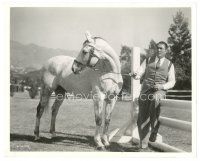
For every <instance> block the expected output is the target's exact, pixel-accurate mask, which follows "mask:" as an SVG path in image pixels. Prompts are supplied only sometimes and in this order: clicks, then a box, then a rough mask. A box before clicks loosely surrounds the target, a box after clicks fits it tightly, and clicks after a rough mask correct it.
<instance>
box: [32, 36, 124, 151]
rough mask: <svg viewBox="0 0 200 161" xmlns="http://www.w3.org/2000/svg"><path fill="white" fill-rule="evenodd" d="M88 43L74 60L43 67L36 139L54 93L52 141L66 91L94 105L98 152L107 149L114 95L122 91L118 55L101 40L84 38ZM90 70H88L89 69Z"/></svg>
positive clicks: (58, 58)
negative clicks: (89, 98)
mask: <svg viewBox="0 0 200 161" xmlns="http://www.w3.org/2000/svg"><path fill="white" fill-rule="evenodd" d="M86 37H87V40H86V41H85V42H84V43H83V47H82V49H81V51H80V53H79V55H78V57H77V58H76V59H74V58H72V57H69V56H56V57H53V58H51V59H49V60H48V62H47V63H46V64H45V65H44V66H43V77H42V81H43V83H42V90H41V97H40V102H39V104H38V106H37V115H36V125H35V130H34V134H35V139H36V140H37V139H39V125H40V118H41V116H42V114H43V111H44V108H45V107H47V106H48V102H49V98H50V95H51V94H52V92H53V91H54V92H55V94H56V96H59V97H56V99H55V102H54V104H53V106H52V117H51V127H50V133H51V134H52V137H55V120H56V116H57V113H58V110H59V107H60V106H61V104H62V102H63V100H64V98H65V97H64V95H65V91H67V92H73V93H74V95H76V94H79V96H80V94H81V95H82V96H83V97H86V98H88V97H89V96H91V98H92V99H93V101H94V112H95V122H96V131H95V136H94V141H95V143H96V145H97V147H98V149H102V150H103V149H104V148H105V146H109V140H108V127H109V123H110V118H111V113H112V110H113V108H114V105H115V102H116V97H115V96H116V95H117V94H118V93H119V92H120V90H121V88H122V84H123V81H122V76H121V74H120V73H121V66H120V61H119V58H118V55H117V54H116V53H115V51H114V50H113V49H112V48H111V47H110V46H109V44H108V43H107V42H106V41H105V40H103V39H101V38H97V37H96V38H92V37H91V35H90V34H88V33H87V34H86ZM88 67H89V68H88ZM104 102H105V119H104V120H105V124H104V127H103V132H102V135H101V126H102V120H103V118H102V112H103V104H104Z"/></svg>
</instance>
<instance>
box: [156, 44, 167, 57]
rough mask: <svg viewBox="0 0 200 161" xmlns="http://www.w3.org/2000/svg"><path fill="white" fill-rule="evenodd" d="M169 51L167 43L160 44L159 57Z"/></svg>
mask: <svg viewBox="0 0 200 161" xmlns="http://www.w3.org/2000/svg"><path fill="white" fill-rule="evenodd" d="M166 53H167V49H165V45H164V44H158V53H157V56H158V57H159V58H162V57H164V56H165V55H166Z"/></svg>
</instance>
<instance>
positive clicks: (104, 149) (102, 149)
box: [97, 146, 106, 151]
mask: <svg viewBox="0 0 200 161" xmlns="http://www.w3.org/2000/svg"><path fill="white" fill-rule="evenodd" d="M97 150H98V151H106V148H105V147H104V146H98V147H97Z"/></svg>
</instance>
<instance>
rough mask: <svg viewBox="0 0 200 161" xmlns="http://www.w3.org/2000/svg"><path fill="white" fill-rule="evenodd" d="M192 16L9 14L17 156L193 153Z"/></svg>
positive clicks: (154, 11)
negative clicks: (24, 154)
mask: <svg viewBox="0 0 200 161" xmlns="http://www.w3.org/2000/svg"><path fill="white" fill-rule="evenodd" d="M193 13H194V6H192V5H185V6H183V5H180V6H178V5H174V6H167V5H166V6H163V5H162V6H159V5H158V6H156V5H155V6H152V5H151V6H148V5H147V6H145V7H142V6H140V7H135V6H134V4H132V5H130V6H120V5H119V6H118V7H117V6H116V5H115V6H111V5H108V6H106V5H105V6H97V5H95V6H65V7H37V6H32V7H31V6H29V7H20V6H18V7H10V9H9V22H10V26H9V32H10V34H9V41H10V42H9V54H10V56H9V61H10V62H9V63H10V64H9V69H8V71H7V72H9V73H10V82H9V87H10V95H9V104H10V107H8V109H9V125H8V126H9V135H10V136H9V151H10V152H11V153H12V152H96V153H99V152H104V153H106V152H111V153H112V152H123V153H131V154H140V155H141V156H142V155H143V154H147V153H151V154H152V153H155V154H180V153H184V154H185V153H187V154H193V153H194V152H195V151H196V142H195V139H196V133H195V132H196V129H195V128H196V126H195V125H196V119H195V118H196V117H195V115H194V112H195V111H196V107H195V106H194V103H193V102H194V101H196V97H193V96H194V91H193V87H194V86H195V85H196V84H193V82H194V81H195V80H194V79H192V78H193V76H194V75H192V73H193V70H195V69H193V61H194V60H193V58H194V56H195V55H196V53H195V52H194V51H193V47H194V46H193V45H192V44H193V39H192V38H193V35H192V33H194V32H195V31H193V23H194V21H193V19H192V14H193ZM195 68H196V67H195Z"/></svg>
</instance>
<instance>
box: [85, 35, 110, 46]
mask: <svg viewBox="0 0 200 161" xmlns="http://www.w3.org/2000/svg"><path fill="white" fill-rule="evenodd" d="M93 39H94V42H96V40H97V39H101V40H104V41H106V40H105V39H104V38H102V37H99V36H95V37H93ZM106 42H107V41H106ZM87 43H90V42H89V41H88V40H85V41H84V42H83V45H86V44H87Z"/></svg>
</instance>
